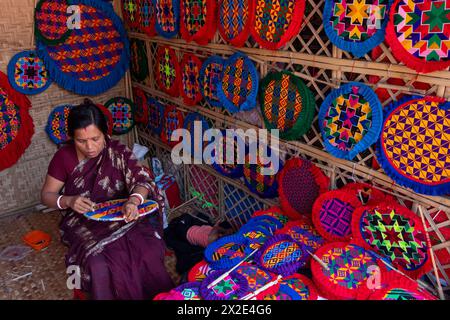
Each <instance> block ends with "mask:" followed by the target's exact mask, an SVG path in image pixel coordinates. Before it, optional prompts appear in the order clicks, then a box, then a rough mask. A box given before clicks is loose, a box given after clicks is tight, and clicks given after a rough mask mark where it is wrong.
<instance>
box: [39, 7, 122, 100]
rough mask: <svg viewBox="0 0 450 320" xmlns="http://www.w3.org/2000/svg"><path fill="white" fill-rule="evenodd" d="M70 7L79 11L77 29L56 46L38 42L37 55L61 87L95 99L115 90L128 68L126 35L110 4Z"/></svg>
mask: <svg viewBox="0 0 450 320" xmlns="http://www.w3.org/2000/svg"><path fill="white" fill-rule="evenodd" d="M70 4H71V5H75V6H77V8H78V9H79V12H80V24H81V25H80V28H74V29H73V30H72V32H71V33H70V35H69V37H68V38H67V39H66V40H65V41H64V42H61V43H59V44H56V45H51V46H50V45H46V44H45V43H44V42H42V41H40V40H39V38H38V39H37V42H36V48H37V54H38V56H39V57H40V58H41V59H42V60H43V61H44V64H45V67H46V68H47V70H48V72H49V74H50V76H51V77H52V80H53V81H55V82H56V83H58V84H59V85H60V86H61V87H63V88H64V89H66V90H69V91H73V92H75V93H77V94H80V95H97V94H100V93H103V92H105V91H107V90H108V89H110V88H112V87H114V86H115V85H116V84H117V83H118V82H119V80H120V79H122V77H123V75H124V74H125V71H126V70H127V69H128V67H129V61H130V52H129V51H130V49H129V43H128V38H127V34H126V31H125V29H124V27H123V23H122V21H121V20H120V18H119V17H118V16H117V15H116V13H115V12H114V10H113V8H112V6H111V5H110V4H109V3H106V2H101V1H92V0H71V1H70ZM49 23H50V22H49ZM51 23H52V22H51Z"/></svg>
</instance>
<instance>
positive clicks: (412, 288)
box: [357, 271, 437, 300]
mask: <svg viewBox="0 0 450 320" xmlns="http://www.w3.org/2000/svg"><path fill="white" fill-rule="evenodd" d="M382 282H383V284H382V285H381V288H378V289H372V290H370V289H368V288H367V286H366V287H362V288H361V290H360V291H359V294H358V297H357V299H358V300H437V298H436V297H435V296H433V295H432V294H430V293H428V292H427V291H425V290H423V289H421V288H420V287H419V285H418V283H417V282H415V281H412V280H410V279H408V278H407V277H404V276H402V275H400V274H398V273H397V272H395V271H390V272H387V273H383V277H382Z"/></svg>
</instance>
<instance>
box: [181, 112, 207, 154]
mask: <svg viewBox="0 0 450 320" xmlns="http://www.w3.org/2000/svg"><path fill="white" fill-rule="evenodd" d="M196 126H197V129H196ZM184 129H186V130H188V131H189V133H190V137H189V136H188V137H183V145H184V150H187V151H188V156H190V157H194V158H195V159H197V160H199V161H203V149H204V148H205V146H206V144H207V143H206V142H204V141H203V134H204V133H205V131H206V130H208V129H209V124H208V122H207V121H206V120H205V118H204V117H203V116H202V115H201V114H199V113H197V112H191V113H189V114H188V115H187V116H186V118H185V119H184Z"/></svg>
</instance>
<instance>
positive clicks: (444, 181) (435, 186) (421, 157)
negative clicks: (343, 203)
mask: <svg viewBox="0 0 450 320" xmlns="http://www.w3.org/2000/svg"><path fill="white" fill-rule="evenodd" d="M384 112H385V117H384V123H383V126H382V130H381V136H380V140H379V143H378V145H377V149H376V151H377V160H378V162H379V163H380V165H381V167H382V168H383V170H384V171H385V172H386V174H388V175H389V176H390V177H391V178H392V179H393V180H394V181H395V182H397V183H398V184H400V185H402V186H405V187H408V188H411V189H413V190H414V191H415V192H418V193H423V194H429V195H446V194H449V193H450V157H449V156H448V155H449V154H450V102H448V101H445V100H444V99H443V98H438V97H418V96H411V97H407V98H404V99H401V100H399V101H398V102H396V103H392V104H391V105H389V106H388V107H386V108H385V110H384Z"/></svg>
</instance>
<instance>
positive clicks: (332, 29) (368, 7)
mask: <svg viewBox="0 0 450 320" xmlns="http://www.w3.org/2000/svg"><path fill="white" fill-rule="evenodd" d="M392 1H393V0H350V1H345V0H326V1H325V8H324V11H323V26H324V29H325V33H326V34H327V36H328V38H330V40H331V42H332V43H333V44H334V45H335V46H336V47H338V48H340V49H342V50H345V51H349V52H351V53H352V54H353V55H354V56H355V57H357V58H358V57H362V56H363V55H365V54H366V53H367V52H369V51H370V50H372V49H373V48H375V47H376V46H378V45H379V44H380V43H381V42H383V40H384V36H385V30H386V25H387V23H388V20H389V8H390V7H391V5H392Z"/></svg>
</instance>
